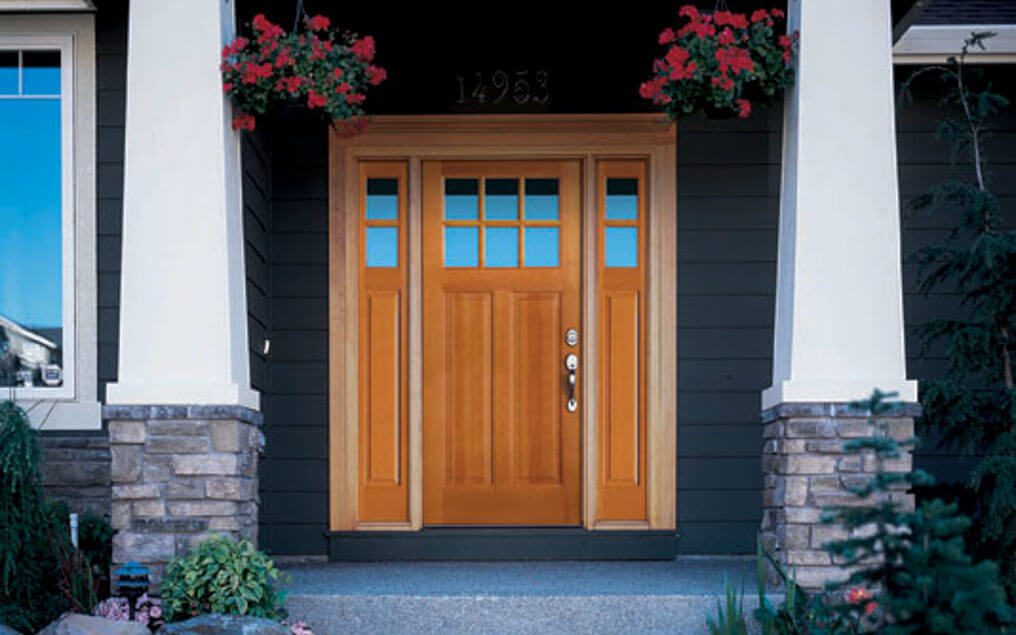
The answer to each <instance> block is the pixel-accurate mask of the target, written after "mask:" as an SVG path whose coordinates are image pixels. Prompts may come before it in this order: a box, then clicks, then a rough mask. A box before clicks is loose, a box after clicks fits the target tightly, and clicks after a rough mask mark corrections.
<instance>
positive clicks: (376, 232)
mask: <svg viewBox="0 0 1016 635" xmlns="http://www.w3.org/2000/svg"><path fill="white" fill-rule="evenodd" d="M367 266H368V267H398V266H399V228H398V227H368V228H367Z"/></svg>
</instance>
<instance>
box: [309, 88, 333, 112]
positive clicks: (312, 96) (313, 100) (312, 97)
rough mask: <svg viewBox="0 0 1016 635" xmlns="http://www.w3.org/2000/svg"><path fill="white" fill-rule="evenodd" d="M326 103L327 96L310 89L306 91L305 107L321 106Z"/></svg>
mask: <svg viewBox="0 0 1016 635" xmlns="http://www.w3.org/2000/svg"><path fill="white" fill-rule="evenodd" d="M327 105H328V98H327V97H325V96H324V95H322V94H320V93H318V92H316V91H313V90H311V91H310V92H308V93H307V107H308V108H322V107H324V106H327Z"/></svg>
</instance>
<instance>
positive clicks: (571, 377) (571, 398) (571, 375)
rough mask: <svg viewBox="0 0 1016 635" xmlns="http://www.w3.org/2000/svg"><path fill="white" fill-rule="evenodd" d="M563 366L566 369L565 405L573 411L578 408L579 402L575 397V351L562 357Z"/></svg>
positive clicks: (576, 357) (576, 359)
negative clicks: (566, 394) (566, 395)
mask: <svg viewBox="0 0 1016 635" xmlns="http://www.w3.org/2000/svg"><path fill="white" fill-rule="evenodd" d="M564 367H565V369H566V370H567V371H568V402H567V404H566V407H567V408H568V412H575V411H576V410H578V409H579V402H578V401H577V400H576V399H575V383H576V381H577V377H576V375H575V371H577V370H578V368H579V356H578V355H576V354H575V353H568V356H567V357H565V358H564Z"/></svg>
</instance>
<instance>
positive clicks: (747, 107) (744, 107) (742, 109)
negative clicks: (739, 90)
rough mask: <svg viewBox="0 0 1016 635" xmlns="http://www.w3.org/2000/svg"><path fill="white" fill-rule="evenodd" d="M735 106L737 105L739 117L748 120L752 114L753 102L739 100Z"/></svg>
mask: <svg viewBox="0 0 1016 635" xmlns="http://www.w3.org/2000/svg"><path fill="white" fill-rule="evenodd" d="M734 104H736V105H737V116H738V117H740V118H741V119H747V118H748V115H750V114H751V102H750V101H748V100H747V99H738V100H737V101H735V102H734Z"/></svg>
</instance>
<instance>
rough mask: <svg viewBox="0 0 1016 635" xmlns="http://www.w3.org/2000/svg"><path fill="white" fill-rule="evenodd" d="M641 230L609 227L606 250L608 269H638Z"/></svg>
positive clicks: (607, 229) (605, 237)
mask: <svg viewBox="0 0 1016 635" xmlns="http://www.w3.org/2000/svg"><path fill="white" fill-rule="evenodd" d="M638 238H639V230H638V228H637V227H607V228H606V231H605V233H604V248H605V252H606V258H605V260H606V264H607V266H608V267H637V266H638V265H639V247H638V242H639V241H638Z"/></svg>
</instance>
